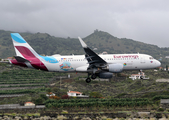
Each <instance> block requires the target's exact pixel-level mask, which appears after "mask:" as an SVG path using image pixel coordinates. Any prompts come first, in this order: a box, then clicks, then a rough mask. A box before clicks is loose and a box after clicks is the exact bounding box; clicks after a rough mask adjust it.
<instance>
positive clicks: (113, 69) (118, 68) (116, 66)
mask: <svg viewBox="0 0 169 120" xmlns="http://www.w3.org/2000/svg"><path fill="white" fill-rule="evenodd" d="M108 70H109V72H112V73H119V72H122V71H123V65H122V64H120V63H116V64H109V65H108Z"/></svg>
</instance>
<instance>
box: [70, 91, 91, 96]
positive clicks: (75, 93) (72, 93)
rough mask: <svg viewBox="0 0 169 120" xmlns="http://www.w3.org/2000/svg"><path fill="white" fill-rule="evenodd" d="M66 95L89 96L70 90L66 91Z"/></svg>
mask: <svg viewBox="0 0 169 120" xmlns="http://www.w3.org/2000/svg"><path fill="white" fill-rule="evenodd" d="M67 95H68V96H70V97H89V96H87V95H82V93H81V92H78V91H70V90H69V92H67Z"/></svg>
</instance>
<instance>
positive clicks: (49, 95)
mask: <svg viewBox="0 0 169 120" xmlns="http://www.w3.org/2000/svg"><path fill="white" fill-rule="evenodd" d="M46 96H47V97H51V96H55V94H54V93H52V92H49V93H48V94H46Z"/></svg>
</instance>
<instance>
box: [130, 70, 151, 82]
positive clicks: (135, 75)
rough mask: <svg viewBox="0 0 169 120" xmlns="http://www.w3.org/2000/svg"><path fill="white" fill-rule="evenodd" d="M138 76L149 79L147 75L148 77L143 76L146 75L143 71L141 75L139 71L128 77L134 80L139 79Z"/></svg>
mask: <svg viewBox="0 0 169 120" xmlns="http://www.w3.org/2000/svg"><path fill="white" fill-rule="evenodd" d="M140 76H142V77H143V79H149V77H148V78H146V77H145V76H146V75H145V73H144V72H142V75H140V72H139V73H138V74H132V75H131V76H130V77H129V78H131V79H132V80H136V79H140Z"/></svg>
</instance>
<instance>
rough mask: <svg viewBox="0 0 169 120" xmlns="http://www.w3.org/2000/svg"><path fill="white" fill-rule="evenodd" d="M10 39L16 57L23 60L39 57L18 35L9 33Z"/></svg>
mask: <svg viewBox="0 0 169 120" xmlns="http://www.w3.org/2000/svg"><path fill="white" fill-rule="evenodd" d="M11 37H12V41H13V45H14V49H15V52H16V55H17V56H20V57H23V58H25V59H29V58H33V57H38V56H39V55H38V54H37V53H36V52H35V50H34V49H33V48H32V47H31V46H30V45H29V44H28V43H27V42H26V41H25V40H24V39H23V38H22V36H21V35H20V34H19V33H11Z"/></svg>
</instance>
